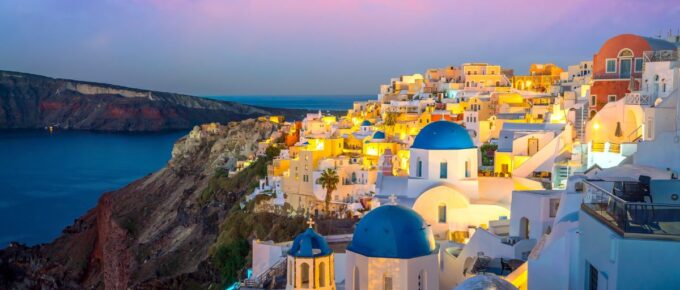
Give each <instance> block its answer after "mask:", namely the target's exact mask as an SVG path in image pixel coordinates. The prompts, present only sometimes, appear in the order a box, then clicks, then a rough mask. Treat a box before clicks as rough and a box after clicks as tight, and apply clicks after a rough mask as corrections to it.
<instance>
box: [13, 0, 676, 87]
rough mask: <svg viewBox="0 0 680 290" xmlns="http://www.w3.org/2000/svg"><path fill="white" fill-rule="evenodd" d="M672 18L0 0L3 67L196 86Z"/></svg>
mask: <svg viewBox="0 0 680 290" xmlns="http://www.w3.org/2000/svg"><path fill="white" fill-rule="evenodd" d="M678 28H680V2H679V1H677V0H660V1H655V0H646V1H635V0H622V1H614V0H598V1H592V0H590V1H589V0H577V1H546V0H541V1H534V0H521V1H508V0H485V1H479V0H472V1H452V0H449V1H445V0H431V1H423V0H419V1H399V0H344V1H325V0H224V1H220V0H96V1H95V0H3V1H0V39H2V40H1V41H0V70H13V71H22V72H29V73H35V74H43V75H48V76H53V77H62V78H72V79H80V80H88V81H98V82H106V83H114V84H120V85H125V86H131V87H139V88H147V89H156V90H163V91H172V92H181V93H189V94H196V95H236V94H375V93H377V89H378V85H379V84H381V83H386V82H387V81H388V80H389V78H390V77H393V76H398V75H400V74H409V73H416V72H423V71H424V70H425V69H427V68H431V67H443V66H448V65H460V64H461V63H463V62H466V61H476V62H489V63H497V64H500V65H502V66H504V67H511V68H514V69H515V71H516V72H519V73H523V72H526V71H527V69H528V66H529V64H531V63H535V62H537V63H541V62H554V63H556V64H558V65H560V66H564V67H566V66H567V65H569V64H575V63H577V62H578V61H580V60H586V59H591V58H592V56H593V54H594V53H596V52H597V50H598V49H599V47H600V45H601V44H602V43H603V42H604V41H605V40H606V39H608V38H610V37H612V36H614V35H617V34H621V33H634V34H640V35H645V36H653V35H658V34H660V33H663V35H664V36H665V35H666V34H667V33H668V31H669V29H672V30H673V32H674V33H677V30H678Z"/></svg>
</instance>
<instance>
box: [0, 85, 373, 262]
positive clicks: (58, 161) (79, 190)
mask: <svg viewBox="0 0 680 290" xmlns="http://www.w3.org/2000/svg"><path fill="white" fill-rule="evenodd" d="M209 98H214V99H218V100H227V101H233V102H240V103H244V104H250V105H256V106H264V107H280V108H295V109H310V110H346V109H349V108H351V107H352V103H353V102H355V101H362V100H369V99H375V96H370V95H365V96H362V97H359V96H324V95H320V96H219V97H209ZM187 133H188V131H174V132H165V133H134V134H133V133H99V132H88V131H59V130H57V131H54V132H52V133H50V132H47V131H44V130H0V249H1V248H4V247H6V246H7V245H8V244H9V243H10V242H12V241H16V242H20V243H24V244H27V245H35V244H40V243H47V242H50V241H52V240H54V239H55V238H57V237H58V236H59V234H60V233H61V232H62V230H63V229H64V228H65V227H66V226H68V225H70V224H72V223H73V221H74V220H75V219H76V218H78V217H80V216H82V215H83V214H85V213H86V212H87V211H88V210H90V209H92V208H93V207H94V206H95V205H96V204H97V200H98V199H99V197H100V196H101V195H102V194H103V193H105V192H108V191H112V190H116V189H119V188H122V187H124V186H125V185H127V184H129V183H130V182H132V181H134V180H136V179H139V178H141V177H144V176H146V175H148V174H150V173H152V172H154V171H156V170H158V169H160V168H162V167H163V166H165V164H166V163H167V161H168V160H169V159H170V154H171V150H172V146H173V144H174V143H175V141H176V140H177V139H179V138H180V137H182V136H183V135H185V134H187Z"/></svg>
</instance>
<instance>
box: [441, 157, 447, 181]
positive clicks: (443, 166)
mask: <svg viewBox="0 0 680 290" xmlns="http://www.w3.org/2000/svg"><path fill="white" fill-rule="evenodd" d="M447 177H448V163H446V161H445V162H442V163H439V178H441V179H446V178H447Z"/></svg>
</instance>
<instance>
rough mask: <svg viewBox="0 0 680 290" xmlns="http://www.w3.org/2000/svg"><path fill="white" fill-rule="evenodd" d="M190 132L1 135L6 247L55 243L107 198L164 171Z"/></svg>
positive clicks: (0, 225) (0, 218) (0, 203)
mask: <svg viewBox="0 0 680 290" xmlns="http://www.w3.org/2000/svg"><path fill="white" fill-rule="evenodd" d="M186 133H187V132H171V133H158V134H155V133H154V134H106V133H92V132H82V131H57V132H55V133H53V134H50V133H48V132H46V131H0V248H4V247H5V246H6V245H7V243H8V242H10V241H19V242H22V243H27V244H30V245H32V244H36V243H43V242H49V241H51V240H53V239H54V238H56V237H57V236H58V235H59V233H61V230H62V229H63V228H64V227H66V226H67V225H70V224H71V223H72V222H73V220H74V219H76V218H77V217H79V216H81V215H82V214H84V213H85V212H87V211H88V210H89V209H91V208H92V207H94V206H95V205H96V203H97V200H98V198H99V197H100V196H101V194H102V193H104V192H107V191H111V190H114V189H118V188H121V187H123V186H125V185H126V184H128V183H130V182H132V181H134V180H136V179H138V178H140V177H143V176H145V175H147V174H149V173H151V172H154V171H156V170H158V169H160V168H161V167H163V166H164V165H165V164H166V162H167V161H168V160H169V159H170V152H171V150H172V145H173V144H174V142H175V141H176V140H177V139H179V138H180V137H181V136H183V135H185V134H186Z"/></svg>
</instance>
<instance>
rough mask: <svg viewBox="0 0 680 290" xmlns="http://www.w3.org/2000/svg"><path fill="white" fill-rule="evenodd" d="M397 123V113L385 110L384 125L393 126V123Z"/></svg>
mask: <svg viewBox="0 0 680 290" xmlns="http://www.w3.org/2000/svg"><path fill="white" fill-rule="evenodd" d="M396 123H397V113H394V112H387V114H386V116H385V125H386V126H394V124H396Z"/></svg>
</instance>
